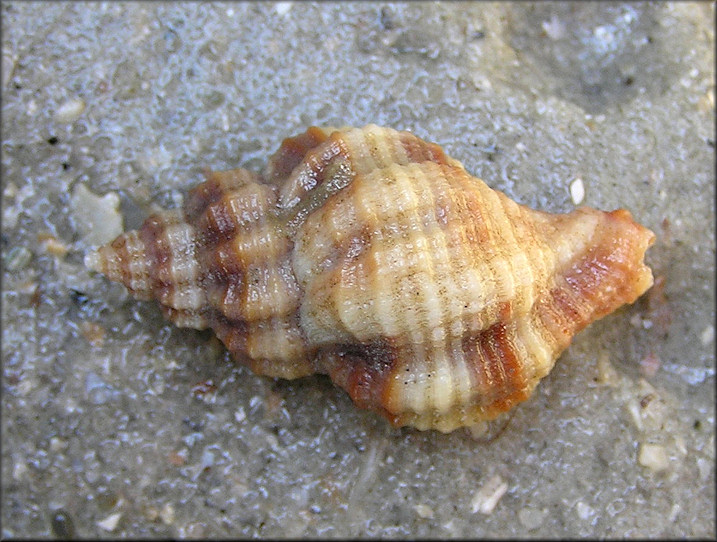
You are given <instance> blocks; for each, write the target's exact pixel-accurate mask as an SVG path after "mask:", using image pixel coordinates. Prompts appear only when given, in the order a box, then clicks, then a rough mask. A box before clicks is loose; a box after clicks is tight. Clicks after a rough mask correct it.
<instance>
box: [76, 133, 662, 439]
mask: <svg viewBox="0 0 717 542" xmlns="http://www.w3.org/2000/svg"><path fill="white" fill-rule="evenodd" d="M654 239H655V237H654V234H653V233H652V232H651V231H650V230H648V229H646V228H644V227H642V226H640V225H639V224H637V223H636V222H634V221H633V220H632V218H631V216H630V213H629V212H628V211H626V210H623V209H620V210H617V211H613V212H602V211H598V210H595V209H590V208H587V207H581V208H578V209H576V210H575V211H573V212H571V213H568V214H558V215H554V214H549V213H545V212H540V211H535V210H532V209H529V208H527V207H524V206H522V205H519V204H517V203H515V202H514V201H512V200H510V199H509V198H508V197H506V196H505V195H504V194H503V193H501V192H498V191H496V190H492V189H491V188H489V187H488V186H487V185H486V184H485V183H484V182H483V181H481V180H480V179H477V178H475V177H472V176H471V175H469V174H468V173H467V172H466V171H465V170H464V168H463V166H462V165H461V164H460V162H458V161H456V160H454V159H452V158H450V157H448V156H446V154H445V153H444V152H443V150H442V149H441V148H440V147H438V146H437V145H435V144H433V143H428V142H426V141H423V140H422V139H420V138H418V137H416V136H414V135H412V134H411V133H408V132H398V131H395V130H392V129H389V128H380V127H378V126H374V125H369V126H366V127H364V128H361V129H356V128H342V129H330V128H326V129H321V128H316V127H312V128H309V129H308V130H307V131H306V132H305V133H303V134H300V135H298V136H295V137H292V138H288V139H286V140H284V142H283V143H282V145H281V147H280V149H279V150H278V151H277V152H276V153H275V154H274V155H273V156H272V157H271V159H270V160H269V163H268V166H267V167H266V169H265V171H264V172H263V174H262V175H261V176H259V175H256V174H254V173H251V172H249V171H247V170H244V169H236V170H231V171H224V172H212V173H208V174H207V179H206V181H205V182H204V183H202V184H200V185H199V186H197V187H196V188H194V189H193V190H192V191H191V192H189V194H188V197H187V198H186V201H185V204H184V207H183V208H182V209H181V210H173V211H163V212H160V213H158V214H155V215H153V216H150V217H149V218H148V219H147V220H146V222H145V223H144V225H143V226H142V227H141V228H140V229H139V230H136V231H130V232H126V233H124V234H122V235H121V236H119V237H118V238H117V239H116V240H115V241H113V242H112V243H111V244H109V245H107V246H104V247H101V248H100V249H99V250H97V251H96V252H92V253H90V254H88V255H87V257H86V265H87V266H88V267H90V268H92V269H94V270H96V271H99V272H101V273H104V274H105V275H107V276H108V277H109V278H110V279H111V280H115V281H119V282H121V283H122V284H124V285H125V286H126V287H127V288H128V289H129V291H130V292H131V293H132V294H133V295H134V296H135V297H136V298H138V299H156V300H157V301H158V302H159V303H160V306H161V308H162V311H163V313H164V315H165V316H166V317H167V318H168V319H169V320H171V321H173V322H174V323H175V324H177V325H178V326H184V327H192V328H195V329H205V328H212V329H213V330H214V331H215V333H216V334H217V336H218V337H219V338H220V339H221V341H222V342H223V343H224V344H225V345H226V347H227V349H228V350H229V351H230V352H231V354H232V355H233V356H234V357H235V358H236V359H237V360H238V361H240V362H241V363H244V364H246V365H248V366H249V367H251V368H252V369H253V370H254V371H255V372H256V373H258V374H263V375H268V376H272V377H281V378H290V379H291V378H298V377H302V376H306V375H310V374H315V373H321V374H328V375H329V376H330V377H331V379H332V380H333V381H334V383H336V384H337V385H339V386H341V387H342V388H343V389H345V390H346V391H347V392H348V394H349V395H350V397H351V399H352V400H353V401H354V402H355V404H356V405H358V406H359V407H361V408H366V409H371V410H373V411H375V412H378V413H380V414H382V415H383V416H385V417H386V418H387V419H388V420H389V421H390V422H391V423H392V424H394V425H396V426H402V425H411V426H414V427H417V428H419V429H430V428H433V429H438V430H439V431H444V432H448V431H452V430H453V429H455V428H457V427H461V426H466V425H473V424H475V423H477V422H479V421H483V420H489V419H492V418H495V417H496V416H497V415H498V414H500V413H501V412H504V411H507V410H508V409H510V408H511V407H512V406H514V405H515V404H516V403H518V402H520V401H523V400H525V399H527V398H528V397H529V396H530V394H531V392H532V390H533V389H534V388H535V386H536V385H537V383H538V381H539V380H540V379H541V378H543V377H544V376H545V375H547V374H548V372H549V371H550V370H551V368H552V367H553V365H554V363H555V360H556V358H557V357H558V356H559V355H560V353H561V352H562V351H563V350H564V349H565V348H566V347H567V346H568V345H569V343H570V341H571V339H572V337H573V336H574V335H575V334H576V333H577V332H579V331H580V330H581V329H583V328H584V327H585V326H587V325H588V324H590V323H591V322H593V321H595V320H597V319H598V318H601V317H603V316H605V315H606V314H608V313H610V312H612V311H614V310H615V309H617V308H618V307H620V306H621V305H623V304H625V303H632V302H634V301H635V300H636V299H637V298H638V297H639V296H640V295H641V294H642V293H643V292H645V290H647V289H648V288H649V287H650V286H651V285H652V273H651V271H650V269H649V268H648V267H647V266H645V265H644V263H643V257H644V253H645V251H646V250H647V248H648V247H649V246H650V245H651V244H652V243H653V242H654Z"/></svg>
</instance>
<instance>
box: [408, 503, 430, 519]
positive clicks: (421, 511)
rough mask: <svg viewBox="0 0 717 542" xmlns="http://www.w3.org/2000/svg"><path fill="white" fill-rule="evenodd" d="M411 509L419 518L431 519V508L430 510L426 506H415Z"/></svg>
mask: <svg viewBox="0 0 717 542" xmlns="http://www.w3.org/2000/svg"><path fill="white" fill-rule="evenodd" d="M413 509H414V510H415V511H416V514H417V515H418V517H419V518H421V519H433V508H431V507H430V506H428V505H427V504H417V505H416V506H414V507H413Z"/></svg>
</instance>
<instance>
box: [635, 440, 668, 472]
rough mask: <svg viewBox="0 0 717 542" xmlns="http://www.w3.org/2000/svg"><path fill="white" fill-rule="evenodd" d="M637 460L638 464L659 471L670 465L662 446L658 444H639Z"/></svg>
mask: <svg viewBox="0 0 717 542" xmlns="http://www.w3.org/2000/svg"><path fill="white" fill-rule="evenodd" d="M637 460H638V461H639V463H640V465H642V466H643V467H647V468H648V469H650V470H652V471H654V472H659V471H663V470H665V469H667V467H669V466H670V458H669V457H668V456H667V451H666V450H665V448H664V446H660V445H659V444H643V445H642V446H640V452H639V454H638V457H637Z"/></svg>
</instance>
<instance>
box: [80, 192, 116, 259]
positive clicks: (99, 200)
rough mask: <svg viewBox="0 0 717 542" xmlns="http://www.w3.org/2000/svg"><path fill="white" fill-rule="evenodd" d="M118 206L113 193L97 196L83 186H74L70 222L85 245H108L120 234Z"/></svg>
mask: <svg viewBox="0 0 717 542" xmlns="http://www.w3.org/2000/svg"><path fill="white" fill-rule="evenodd" d="M119 205H120V200H119V196H118V195H117V194H115V193H113V192H109V193H107V194H105V195H104V196H98V195H96V194H93V193H92V192H91V191H90V190H89V189H88V188H87V187H86V186H85V185H84V184H77V185H75V188H74V190H73V191H72V197H71V198H70V206H71V208H72V213H73V214H72V220H73V222H74V224H75V228H76V229H77V230H78V232H79V233H80V235H81V236H82V237H83V241H84V242H85V243H86V244H87V245H90V246H96V245H102V244H105V243H109V242H110V241H112V240H113V239H114V238H115V237H117V236H118V235H119V234H121V233H122V231H123V230H124V226H123V224H122V215H121V213H120V210H119Z"/></svg>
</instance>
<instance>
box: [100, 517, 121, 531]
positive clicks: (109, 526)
mask: <svg viewBox="0 0 717 542" xmlns="http://www.w3.org/2000/svg"><path fill="white" fill-rule="evenodd" d="M121 518H122V512H116V513H114V514H110V515H109V516H107V517H106V518H105V519H103V520H102V521H98V522H97V526H98V527H99V528H100V529H104V530H105V531H114V530H115V529H116V528H117V525H118V524H119V520H120V519H121Z"/></svg>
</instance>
